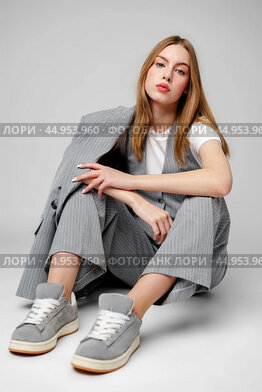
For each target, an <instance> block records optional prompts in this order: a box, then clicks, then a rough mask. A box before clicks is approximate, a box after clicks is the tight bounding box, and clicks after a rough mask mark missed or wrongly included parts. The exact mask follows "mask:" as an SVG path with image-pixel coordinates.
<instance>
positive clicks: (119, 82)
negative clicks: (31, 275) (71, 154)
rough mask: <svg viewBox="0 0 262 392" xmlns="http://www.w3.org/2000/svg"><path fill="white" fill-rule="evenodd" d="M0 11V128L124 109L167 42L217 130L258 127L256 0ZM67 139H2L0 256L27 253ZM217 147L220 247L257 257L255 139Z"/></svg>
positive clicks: (53, 4)
mask: <svg viewBox="0 0 262 392" xmlns="http://www.w3.org/2000/svg"><path fill="white" fill-rule="evenodd" d="M0 6H1V12H0V22H1V23H0V40H1V41H0V45H1V61H0V78H1V96H0V105H1V111H0V120H1V122H2V123H3V122H39V123H40V122H46V123H48V122H74V123H77V122H78V121H79V120H80V118H81V116H82V115H83V114H86V113H88V112H92V111H95V110H100V109H104V108H110V107H113V106H117V105H126V106H131V105H133V104H134V103H135V94H136V82H137V77H138V73H139V70H140V67H141V65H142V63H143V61H144V60H145V58H146V56H147V55H148V53H149V51H150V50H151V48H152V47H153V46H154V45H155V44H156V43H157V42H158V41H160V40H161V39H163V38H164V37H167V36H169V35H173V34H179V35H181V36H182V37H186V38H188V39H190V40H191V42H192V43H193V45H194V47H195V49H196V52H197V56H198V59H199V64H200V71H201V75H202V82H203V86H204V90H205V93H206V96H207V99H208V102H209V104H210V107H211V109H212V111H213V114H214V116H215V119H216V121H217V122H219V123H222V122H223V123H230V122H233V123H240V124H241V123H259V122H261V121H262V114H261V110H260V109H261V98H260V92H261V50H260V37H261V24H260V19H259V18H260V15H261V3H260V2H259V1H258V0H257V1H256V0H252V1H248V2H247V1H243V0H242V1H239V0H238V1H237V0H229V1H228V0H227V1H225V0H223V1H213V0H211V1H208V0H198V1H183V2H180V1H174V0H170V1H163V2H157V1H153V2H152V0H151V1H138V0H133V1H132V2H122V1H105V0H104V1H84V0H76V1H68V0H63V1H62V0H60V1H53V0H52V1H50V0H47V1H29V0H28V1H7V0H6V1H3V0H1V1H0ZM70 140H71V137H10V138H2V139H1V144H0V149H1V151H0V159H1V168H2V170H1V194H0V198H1V201H0V204H1V207H2V208H1V220H0V225H1V236H0V241H1V253H10V254H16V253H27V252H28V251H29V249H30V246H31V244H32V240H33V230H34V228H35V226H36V225H37V222H38V220H39V217H40V214H41V211H42V209H43V206H44V203H45V200H46V197H47V194H48V192H49V187H50V185H51V182H52V180H53V176H54V174H55V171H56V169H57V166H58V165H59V163H60V161H61V158H62V154H63V152H64V150H65V148H66V146H67V145H68V144H69V143H70ZM227 142H228V144H229V147H230V150H231V158H230V164H231V168H232V171H233V177H234V183H233V189H232V191H231V193H230V194H229V195H228V196H226V201H227V203H228V207H229V210H230V214H231V218H232V225H231V234H230V243H229V246H228V250H229V252H230V253H232V254H234V253H236V254H249V253H252V254H253V253H254V254H259V252H260V253H262V245H261V244H262V241H261V239H260V237H261V231H260V230H259V229H260V228H261V190H262V189H261V176H260V171H259V169H260V168H261V148H262V138H261V137H254V136H249V137H243V136H238V137H228V138H227ZM79 163H81V162H79ZM254 273H256V271H255V270H254Z"/></svg>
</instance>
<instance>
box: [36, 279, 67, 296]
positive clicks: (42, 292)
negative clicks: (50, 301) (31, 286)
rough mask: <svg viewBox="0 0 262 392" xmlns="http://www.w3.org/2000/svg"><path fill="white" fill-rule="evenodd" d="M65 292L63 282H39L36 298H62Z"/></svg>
mask: <svg viewBox="0 0 262 392" xmlns="http://www.w3.org/2000/svg"><path fill="white" fill-rule="evenodd" d="M63 293H64V284H63V283H51V282H50V283H49V282H48V283H47V282H46V283H39V284H38V285H37V287H36V298H54V299H60V298H61V297H62V294H63Z"/></svg>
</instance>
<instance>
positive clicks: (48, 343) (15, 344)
mask: <svg viewBox="0 0 262 392" xmlns="http://www.w3.org/2000/svg"><path fill="white" fill-rule="evenodd" d="M78 326H79V324H78V318H77V319H76V320H73V321H71V323H68V324H66V325H64V326H63V328H61V329H60V330H59V331H58V332H57V333H56V334H55V335H54V336H53V337H52V338H50V339H48V340H45V341H44V342H24V341H22V340H12V339H11V340H10V343H9V347H8V348H9V351H11V352H17V353H24V354H42V353H46V352H48V351H51V350H53V349H54V348H55V346H56V344H57V339H58V338H60V337H62V336H65V335H69V334H71V333H74V332H76V331H77V330H78Z"/></svg>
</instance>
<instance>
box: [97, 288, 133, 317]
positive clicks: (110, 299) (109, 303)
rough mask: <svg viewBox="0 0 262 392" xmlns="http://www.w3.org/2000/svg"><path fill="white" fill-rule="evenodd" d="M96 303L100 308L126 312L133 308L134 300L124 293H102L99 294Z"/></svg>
mask: <svg viewBox="0 0 262 392" xmlns="http://www.w3.org/2000/svg"><path fill="white" fill-rule="evenodd" d="M98 305H99V308H100V309H105V310H110V311H111V312H118V313H123V314H128V313H129V312H130V311H131V310H132V309H133V306H134V300H133V299H132V298H130V297H127V296H126V295H124V294H119V293H103V294H100V296H99V300H98Z"/></svg>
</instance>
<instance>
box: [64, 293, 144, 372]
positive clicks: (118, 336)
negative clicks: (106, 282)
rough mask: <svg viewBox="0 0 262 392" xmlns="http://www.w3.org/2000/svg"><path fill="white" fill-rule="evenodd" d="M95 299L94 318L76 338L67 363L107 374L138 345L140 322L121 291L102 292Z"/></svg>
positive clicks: (125, 361) (132, 305)
mask: <svg viewBox="0 0 262 392" xmlns="http://www.w3.org/2000/svg"><path fill="white" fill-rule="evenodd" d="M98 301H99V311H98V315H97V317H96V321H95V323H94V324H93V326H92V328H91V330H90V331H89V333H88V334H87V335H86V336H85V337H84V338H83V339H82V340H81V341H80V344H79V346H78V347H77V349H76V351H75V353H74V355H73V358H72V362H71V364H72V365H73V366H74V367H75V368H77V369H81V370H88V371H91V372H95V373H107V372H111V371H113V370H116V369H119V368H120V367H122V366H124V365H125V364H126V363H127V361H128V359H129V357H130V356H131V354H132V353H133V352H134V351H135V350H136V349H137V348H138V347H139V344H140V327H141V325H142V321H141V320H140V319H139V318H138V317H137V315H136V314H135V313H134V312H132V310H133V307H134V300H133V299H132V298H130V297H128V296H126V295H124V294H119V293H103V294H100V296H99V300H98Z"/></svg>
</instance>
